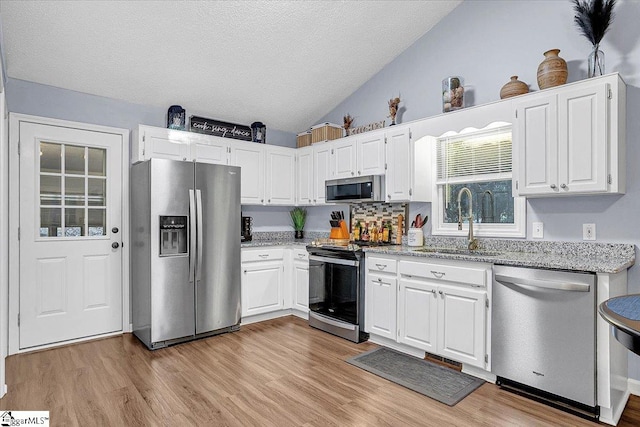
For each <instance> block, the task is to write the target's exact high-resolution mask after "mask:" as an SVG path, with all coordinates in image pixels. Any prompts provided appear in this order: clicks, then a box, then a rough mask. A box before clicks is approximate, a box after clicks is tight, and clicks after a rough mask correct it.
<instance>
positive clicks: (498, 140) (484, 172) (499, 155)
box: [436, 126, 511, 184]
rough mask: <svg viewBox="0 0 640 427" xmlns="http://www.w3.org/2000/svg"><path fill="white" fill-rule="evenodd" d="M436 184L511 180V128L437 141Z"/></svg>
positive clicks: (460, 135) (505, 127) (504, 127)
mask: <svg viewBox="0 0 640 427" xmlns="http://www.w3.org/2000/svg"><path fill="white" fill-rule="evenodd" d="M436 161H437V169H438V170H437V177H436V180H437V181H436V183H437V184H447V183H456V182H473V181H492V180H502V179H510V178H511V126H503V127H499V128H493V129H490V130H482V131H478V132H473V133H467V134H456V135H453V136H446V137H442V138H439V139H438V140H437V160H436Z"/></svg>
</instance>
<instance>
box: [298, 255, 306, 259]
mask: <svg viewBox="0 0 640 427" xmlns="http://www.w3.org/2000/svg"><path fill="white" fill-rule="evenodd" d="M305 256H306V255H305V254H298V257H300V258H304V257H305Z"/></svg>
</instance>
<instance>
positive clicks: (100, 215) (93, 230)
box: [89, 209, 107, 236]
mask: <svg viewBox="0 0 640 427" xmlns="http://www.w3.org/2000/svg"><path fill="white" fill-rule="evenodd" d="M106 214H107V212H106V211H105V210H104V209H89V236H105V235H106V234H107V226H106V222H107V215H106Z"/></svg>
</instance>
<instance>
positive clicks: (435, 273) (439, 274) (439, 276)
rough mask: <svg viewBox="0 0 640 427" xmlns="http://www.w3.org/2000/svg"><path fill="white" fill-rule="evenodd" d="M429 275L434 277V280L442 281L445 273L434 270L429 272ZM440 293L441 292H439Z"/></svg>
mask: <svg viewBox="0 0 640 427" xmlns="http://www.w3.org/2000/svg"><path fill="white" fill-rule="evenodd" d="M431 274H433V275H434V276H436V279H442V278H443V277H444V275H445V273H443V272H442V271H435V270H431ZM440 293H442V292H440Z"/></svg>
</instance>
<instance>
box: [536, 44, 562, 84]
mask: <svg viewBox="0 0 640 427" xmlns="http://www.w3.org/2000/svg"><path fill="white" fill-rule="evenodd" d="M559 53H560V49H551V50H548V51H546V52H545V53H544V60H543V61H542V62H541V63H540V65H538V86H539V87H540V89H546V88H549V87H554V86H560V85H563V84H565V83H566V82H567V76H568V75H569V72H568V71H567V62H566V61H565V60H564V59H562V58H560V57H559V56H558V54H559Z"/></svg>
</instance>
